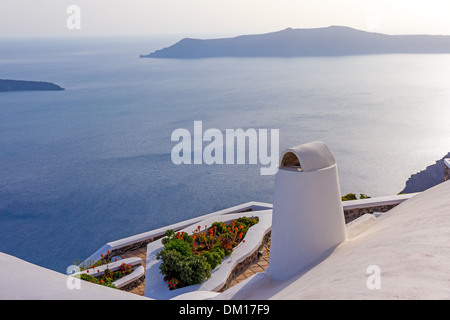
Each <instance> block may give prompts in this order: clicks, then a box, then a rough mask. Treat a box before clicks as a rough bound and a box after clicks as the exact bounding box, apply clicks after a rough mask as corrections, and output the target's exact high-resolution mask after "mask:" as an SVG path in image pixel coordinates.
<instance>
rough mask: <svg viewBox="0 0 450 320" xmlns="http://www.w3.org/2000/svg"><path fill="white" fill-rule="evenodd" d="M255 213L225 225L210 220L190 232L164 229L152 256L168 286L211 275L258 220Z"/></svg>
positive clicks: (191, 282)
mask: <svg viewBox="0 0 450 320" xmlns="http://www.w3.org/2000/svg"><path fill="white" fill-rule="evenodd" d="M258 221H259V219H258V217H251V218H248V217H241V218H239V219H236V220H233V221H232V222H231V224H229V225H226V224H225V223H223V222H214V223H213V224H212V225H211V226H210V227H209V228H208V226H205V229H204V230H202V229H201V226H198V227H197V228H196V229H195V230H194V232H193V233H192V235H189V234H187V233H186V232H177V233H175V232H174V231H173V230H167V232H166V237H165V238H163V239H162V240H161V242H162V244H163V245H164V248H163V249H162V250H161V251H159V252H158V253H157V255H156V258H157V259H159V260H162V262H161V265H160V271H161V274H163V275H164V280H165V281H167V284H168V286H169V288H170V289H171V290H173V289H177V288H181V287H184V286H189V285H193V284H199V283H201V282H203V281H204V280H205V279H207V278H209V277H210V276H211V270H213V269H215V268H216V267H217V266H218V265H219V264H220V263H221V262H222V260H223V258H224V257H225V256H228V255H230V254H231V253H232V250H233V249H234V248H236V246H238V245H240V244H241V243H242V242H245V240H244V237H245V234H246V233H247V231H248V229H249V228H250V227H251V226H253V225H254V224H256V223H258Z"/></svg>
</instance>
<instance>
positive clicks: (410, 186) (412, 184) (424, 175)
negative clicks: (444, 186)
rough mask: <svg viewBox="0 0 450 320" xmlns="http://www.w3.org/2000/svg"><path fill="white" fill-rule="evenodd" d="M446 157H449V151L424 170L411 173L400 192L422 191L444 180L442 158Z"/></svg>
mask: <svg viewBox="0 0 450 320" xmlns="http://www.w3.org/2000/svg"><path fill="white" fill-rule="evenodd" d="M446 158H450V152H449V153H448V154H447V155H446V156H445V157H443V158H442V159H441V160H438V161H436V163H435V164H433V165H430V166H428V167H427V168H426V169H425V170H423V171H420V172H418V173H416V174H413V175H412V176H411V177H410V178H409V179H408V181H406V185H405V188H404V189H403V190H402V191H401V192H400V193H414V192H422V191H425V190H427V189H429V188H431V187H434V186H435V185H438V184H440V183H442V182H444V166H445V164H444V159H446Z"/></svg>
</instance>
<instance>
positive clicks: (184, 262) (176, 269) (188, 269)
mask: <svg viewBox="0 0 450 320" xmlns="http://www.w3.org/2000/svg"><path fill="white" fill-rule="evenodd" d="M156 257H157V259H160V260H162V262H161V265H160V266H159V269H160V271H161V273H162V274H163V275H164V280H165V281H170V282H171V283H174V282H177V287H184V286H189V285H193V284H198V283H201V282H203V281H204V280H206V279H207V278H209V277H211V274H210V272H211V266H210V264H209V263H208V262H207V261H206V259H205V257H202V256H198V255H192V254H191V255H187V256H185V255H183V254H181V253H180V252H179V251H177V250H173V249H172V250H166V249H163V250H161V251H159V252H158V253H157V255H156ZM171 289H173V287H171Z"/></svg>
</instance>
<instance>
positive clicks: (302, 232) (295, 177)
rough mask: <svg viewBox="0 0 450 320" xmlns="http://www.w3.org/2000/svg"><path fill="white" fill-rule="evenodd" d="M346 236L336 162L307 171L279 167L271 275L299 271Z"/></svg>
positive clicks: (283, 275)
mask: <svg viewBox="0 0 450 320" xmlns="http://www.w3.org/2000/svg"><path fill="white" fill-rule="evenodd" d="M308 146H309V147H311V145H308ZM318 147H319V148H320V149H322V148H323V143H321V144H318ZM328 152H329V151H326V152H325V153H328ZM299 156H301V154H299ZM316 156H319V157H320V153H316ZM326 157H327V158H328V159H330V156H329V154H326ZM299 158H300V157H299ZM299 160H300V164H302V159H301V158H300V159H299ZM308 161H311V159H308ZM322 163H329V162H326V161H325V162H322ZM302 167H303V166H302ZM346 239H347V230H346V227H345V221H344V213H343V208H342V200H341V194H340V187H339V178H338V171H337V165H336V164H335V163H334V164H332V165H331V166H328V167H326V168H321V169H315V170H311V171H306V172H305V171H298V170H294V169H290V168H280V169H279V170H278V173H277V174H276V176H275V189H274V203H273V216H272V235H271V248H270V262H269V269H268V271H269V273H270V275H271V276H272V277H273V278H274V279H275V280H285V279H287V278H289V277H291V276H293V275H295V274H298V273H299V272H301V271H302V270H305V269H306V268H308V267H309V266H312V265H313V264H314V263H316V262H318V260H319V259H321V258H322V257H323V255H324V254H325V253H326V252H327V251H329V250H330V249H332V248H334V247H335V246H337V245H338V244H340V243H341V242H342V241H344V240H346Z"/></svg>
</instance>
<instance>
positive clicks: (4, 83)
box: [0, 79, 64, 92]
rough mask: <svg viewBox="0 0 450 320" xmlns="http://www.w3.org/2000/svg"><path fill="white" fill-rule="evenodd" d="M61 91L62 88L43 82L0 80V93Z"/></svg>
mask: <svg viewBox="0 0 450 320" xmlns="http://www.w3.org/2000/svg"><path fill="white" fill-rule="evenodd" d="M30 90H32V91H61V90H64V88H61V87H60V86H58V85H56V84H54V83H51V82H43V81H22V80H2V79H0V92H4V91H30Z"/></svg>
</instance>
